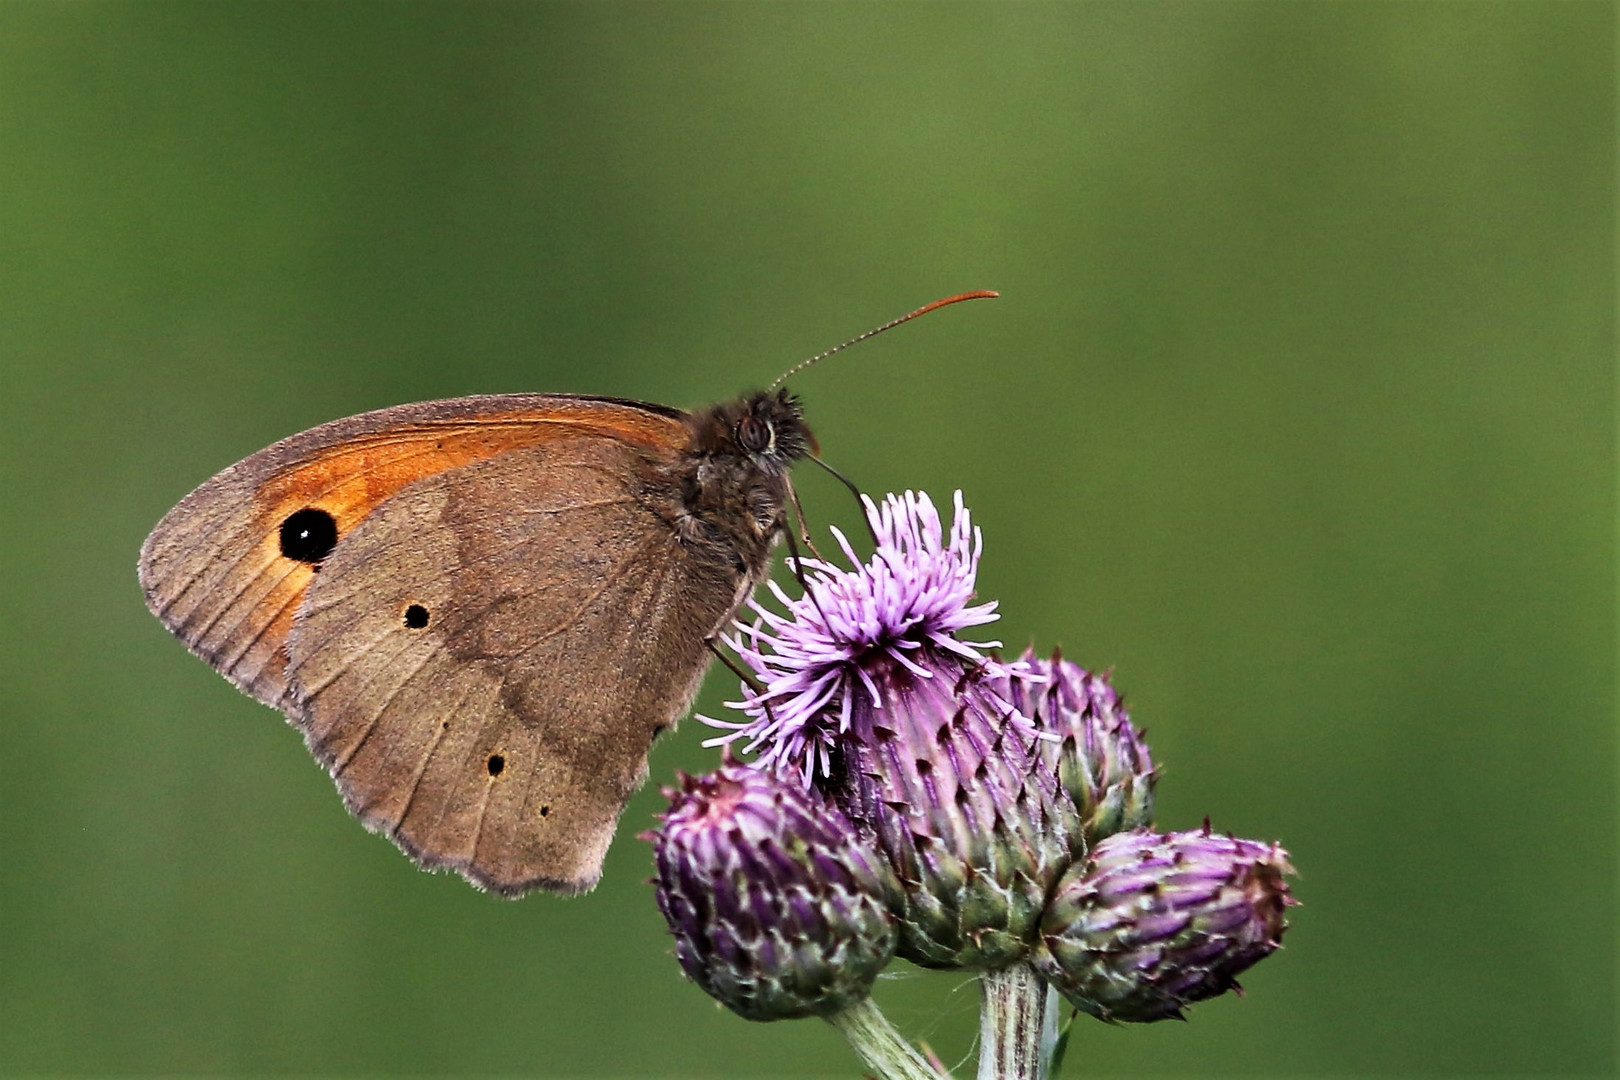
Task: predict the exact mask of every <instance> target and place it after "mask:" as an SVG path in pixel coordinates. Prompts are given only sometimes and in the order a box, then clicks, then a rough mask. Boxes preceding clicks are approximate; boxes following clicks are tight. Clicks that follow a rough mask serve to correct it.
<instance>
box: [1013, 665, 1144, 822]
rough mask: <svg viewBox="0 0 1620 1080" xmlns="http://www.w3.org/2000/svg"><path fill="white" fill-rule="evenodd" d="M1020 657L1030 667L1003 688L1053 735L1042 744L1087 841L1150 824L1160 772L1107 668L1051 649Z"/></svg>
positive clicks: (1014, 701) (1022, 710)
mask: <svg viewBox="0 0 1620 1080" xmlns="http://www.w3.org/2000/svg"><path fill="white" fill-rule="evenodd" d="M1023 660H1024V663H1023V669H1024V671H1025V672H1027V673H1028V674H1027V675H1025V676H1022V677H1021V676H1020V675H1018V674H1015V675H1014V677H1013V678H1012V679H1011V680H1010V681H1009V683H1008V687H1007V693H1008V696H1009V697H1010V699H1011V701H1012V703H1013V705H1014V706H1015V707H1016V708H1017V709H1018V711H1019V712H1021V713H1023V714H1024V715H1025V716H1028V717H1030V718H1031V719H1033V720H1034V722H1035V726H1036V727H1037V728H1038V729H1039V730H1041V731H1042V732H1045V733H1048V734H1049V735H1052V736H1056V737H1057V739H1056V740H1055V741H1054V740H1052V739H1042V740H1041V741H1040V743H1039V749H1040V752H1041V754H1042V756H1043V758H1044V759H1045V760H1046V761H1047V762H1048V763H1049V764H1050V765H1051V766H1052V767H1053V768H1054V769H1056V771H1057V774H1058V777H1059V779H1060V780H1061V781H1062V784H1063V787H1064V790H1066V791H1067V792H1068V794H1069V798H1070V799H1072V800H1073V802H1074V805H1075V807H1076V809H1077V810H1078V811H1079V814H1080V819H1081V821H1082V822H1084V827H1085V836H1086V843H1087V845H1095V844H1096V843H1097V842H1098V841H1099V840H1101V839H1103V838H1104V837H1106V836H1112V835H1114V834H1115V833H1117V832H1124V831H1126V830H1127V829H1137V828H1141V827H1143V826H1146V825H1151V824H1152V823H1153V786H1154V784H1155V783H1157V781H1158V773H1157V772H1156V771H1155V770H1154V768H1153V758H1152V756H1151V755H1150V754H1149V753H1148V745H1147V743H1146V742H1145V741H1144V740H1143V739H1142V736H1141V734H1140V733H1139V732H1138V731H1137V730H1136V728H1134V727H1132V726H1131V718H1130V714H1128V713H1127V712H1126V711H1125V707H1124V704H1123V703H1122V702H1121V700H1120V696H1119V694H1118V692H1116V691H1115V690H1114V688H1113V687H1112V686H1111V685H1109V682H1108V678H1107V676H1105V675H1093V674H1090V673H1089V672H1087V671H1086V670H1085V669H1084V668H1082V667H1081V666H1080V665H1078V664H1073V663H1070V662H1069V661H1067V660H1064V659H1062V658H1061V657H1060V656H1059V655H1058V654H1057V653H1056V652H1054V653H1053V654H1052V659H1050V660H1041V659H1039V658H1037V657H1036V656H1035V654H1034V651H1033V650H1031V651H1029V652H1026V653H1025V654H1024V658H1023ZM1029 676H1034V677H1033V678H1032V677H1029Z"/></svg>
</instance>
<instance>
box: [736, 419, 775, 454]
mask: <svg viewBox="0 0 1620 1080" xmlns="http://www.w3.org/2000/svg"><path fill="white" fill-rule="evenodd" d="M737 442H738V444H739V445H740V446H742V448H743V449H744V450H746V451H748V452H749V453H750V454H763V453H764V452H765V451H767V450H769V449H770V448H771V446H772V445H773V444H774V443H775V442H776V432H774V431H772V430H771V422H770V421H769V420H761V419H760V418H759V417H757V416H745V417H743V418H742V419H741V420H740V421H738V423H737Z"/></svg>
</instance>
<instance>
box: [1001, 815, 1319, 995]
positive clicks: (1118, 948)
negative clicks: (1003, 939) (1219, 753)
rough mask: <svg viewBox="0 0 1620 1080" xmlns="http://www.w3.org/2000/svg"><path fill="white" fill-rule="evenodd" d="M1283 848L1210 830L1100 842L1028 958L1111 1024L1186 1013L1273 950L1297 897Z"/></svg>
mask: <svg viewBox="0 0 1620 1080" xmlns="http://www.w3.org/2000/svg"><path fill="white" fill-rule="evenodd" d="M1290 873H1293V867H1291V866H1290V865H1289V864H1288V853H1287V852H1286V851H1284V850H1283V849H1282V848H1281V847H1279V846H1278V845H1276V844H1264V843H1260V842H1258V841H1254V840H1240V839H1237V838H1236V837H1230V836H1218V835H1215V834H1213V833H1211V832H1210V831H1209V827H1208V825H1207V824H1206V825H1205V827H1204V828H1203V829H1202V830H1196V831H1193V832H1182V833H1170V834H1168V835H1161V834H1158V833H1154V832H1151V831H1149V830H1147V829H1140V830H1136V831H1133V832H1125V833H1119V834H1117V835H1114V836H1111V837H1109V838H1108V839H1106V840H1103V841H1102V842H1101V843H1099V844H1098V845H1097V847H1096V849H1095V850H1094V851H1093V852H1092V854H1091V856H1090V858H1088V859H1086V860H1085V861H1084V862H1083V863H1076V864H1075V865H1074V867H1072V868H1071V869H1070V871H1069V873H1067V874H1065V875H1064V877H1063V880H1062V881H1061V882H1060V883H1059V885H1058V889H1057V892H1056V893H1055V894H1054V895H1053V897H1052V901H1051V903H1050V905H1049V906H1048V908H1047V910H1046V915H1045V917H1044V918H1043V919H1042V921H1041V941H1040V946H1039V947H1038V948H1037V949H1036V951H1035V954H1034V956H1033V957H1032V958H1031V959H1032V962H1033V963H1034V965H1035V968H1036V970H1037V971H1039V972H1040V973H1041V975H1042V976H1043V977H1044V978H1045V979H1046V980H1047V981H1048V982H1049V983H1051V984H1052V985H1053V986H1054V987H1056V988H1057V989H1058V990H1059V991H1060V992H1062V994H1063V995H1064V996H1065V997H1066V998H1068V999H1069V1001H1070V1002H1072V1003H1073V1004H1074V1005H1075V1006H1076V1007H1077V1008H1079V1009H1081V1010H1082V1011H1084V1012H1087V1013H1090V1014H1091V1015H1092V1016H1095V1017H1098V1018H1099V1019H1102V1020H1110V1021H1116V1020H1118V1021H1137V1022H1147V1021H1154V1020H1169V1019H1181V1018H1182V1009H1183V1008H1184V1007H1185V1006H1187V1005H1190V1004H1191V1003H1193V1002H1195V1001H1202V1000H1203V999H1205V998H1210V997H1214V996H1216V995H1218V994H1222V993H1225V992H1226V991H1227V990H1231V989H1236V988H1238V986H1237V976H1238V975H1239V974H1241V973H1242V972H1243V971H1245V970H1247V969H1248V968H1249V967H1250V966H1252V965H1253V964H1255V963H1257V962H1259V961H1260V960H1262V959H1264V958H1265V957H1267V956H1269V955H1271V953H1272V952H1274V951H1275V950H1276V949H1277V948H1278V946H1279V945H1280V944H1281V940H1282V934H1283V931H1284V930H1285V929H1287V927H1288V923H1287V922H1286V921H1285V920H1284V918H1283V915H1284V912H1285V911H1286V910H1287V908H1289V907H1290V906H1292V905H1293V904H1295V903H1296V901H1295V900H1294V899H1293V898H1292V897H1291V896H1290V895H1289V894H1288V885H1287V883H1286V882H1285V881H1284V875H1286V874H1290Z"/></svg>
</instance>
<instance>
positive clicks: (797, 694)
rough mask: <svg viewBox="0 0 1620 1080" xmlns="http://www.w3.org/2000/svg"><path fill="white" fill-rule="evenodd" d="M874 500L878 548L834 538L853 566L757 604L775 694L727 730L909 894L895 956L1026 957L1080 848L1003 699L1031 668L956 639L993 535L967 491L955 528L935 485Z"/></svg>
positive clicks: (743, 652) (762, 657)
mask: <svg viewBox="0 0 1620 1080" xmlns="http://www.w3.org/2000/svg"><path fill="white" fill-rule="evenodd" d="M867 509H868V515H869V517H870V519H871V522H872V526H873V531H874V532H875V533H876V535H877V550H876V552H875V553H874V554H873V556H872V558H871V559H869V560H867V561H866V562H865V563H861V562H860V561H859V560H858V559H857V558H856V557H855V555H854V553H853V551H852V550H851V549H850V546H849V544H848V543H847V542H846V541H845V540H844V538H843V537H842V536H839V538H838V539H839V543H840V544H841V545H842V547H843V549H844V553H845V555H846V556H848V557H849V560H850V562H851V563H852V564H854V569H852V570H843V569H840V568H838V567H836V566H833V565H830V564H828V563H825V562H820V561H817V562H806V563H805V564H804V569H805V570H806V571H807V572H808V576H807V579H806V583H807V585H808V590H809V591H808V593H807V594H806V595H805V596H804V597H801V598H798V599H791V598H789V597H788V596H787V595H786V594H785V592H783V591H781V590H777V599H778V600H779V601H780V603H781V604H782V606H783V607H784V608H785V609H786V613H785V614H781V615H778V614H775V613H772V612H771V611H769V610H766V609H764V608H760V607H756V608H755V614H756V621H755V622H754V623H753V624H752V625H751V626H748V627H746V628H743V629H742V631H741V633H740V634H739V636H738V638H737V640H735V641H733V642H732V645H733V647H734V648H736V649H737V652H738V655H740V656H741V657H742V659H743V662H744V663H746V664H747V665H748V666H749V667H751V668H752V669H753V670H754V672H755V673H756V675H757V676H758V678H759V680H760V681H761V683H762V684H763V685H764V690H763V691H762V692H760V693H758V694H755V695H752V696H750V697H748V698H747V699H746V700H745V701H743V702H742V703H740V705H739V706H738V707H740V708H742V709H743V710H744V711H745V712H746V713H747V715H748V717H749V719H748V720H747V721H746V722H743V723H739V724H734V725H729V726H731V727H732V728H733V729H734V730H733V732H732V734H731V735H730V736H726V737H724V738H746V739H747V747H748V748H749V749H751V750H755V751H757V752H758V754H759V760H760V762H761V763H762V764H764V765H766V766H769V767H772V768H775V769H779V770H782V771H783V772H784V773H785V774H788V775H793V776H796V777H799V778H802V780H803V781H804V782H806V783H809V784H813V785H814V786H816V787H817V788H818V789H819V790H820V791H822V792H823V793H824V794H825V795H826V796H827V797H828V798H829V799H830V800H831V801H832V802H833V803H834V804H835V805H837V806H838V807H839V808H840V809H842V810H843V811H844V812H845V813H846V814H847V815H848V816H849V819H850V820H851V822H852V823H853V824H854V826H855V828H856V830H857V831H858V832H859V833H860V834H861V835H862V836H864V837H867V838H869V839H870V840H871V841H872V843H873V844H874V846H875V847H876V848H877V850H878V851H879V852H880V853H881V854H882V855H883V857H884V858H885V859H886V860H887V862H888V863H889V865H890V866H891V867H892V868H893V869H894V872H895V875H896V876H897V878H898V879H899V882H900V886H901V890H902V895H903V903H902V906H901V918H900V931H901V932H900V943H899V946H898V952H899V955H901V956H903V957H905V958H906V959H908V960H911V961H913V962H915V963H918V964H923V965H927V966H931V967H971V968H993V967H999V966H1004V965H1006V964H1010V963H1014V962H1017V961H1018V960H1020V959H1022V958H1023V957H1024V956H1025V955H1026V954H1027V953H1028V950H1029V948H1030V947H1031V945H1032V944H1033V941H1034V937H1035V930H1036V927H1037V925H1038V923H1039V920H1040V912H1041V908H1042V905H1043V904H1044V902H1045V899H1046V895H1047V892H1048V890H1049V889H1050V888H1051V887H1052V885H1053V884H1055V883H1056V881H1057V878H1058V875H1060V874H1061V873H1062V872H1063V871H1064V869H1065V868H1066V867H1067V866H1068V865H1069V863H1070V862H1071V861H1072V860H1073V859H1074V858H1075V857H1076V855H1078V854H1079V853H1080V852H1082V851H1083V850H1084V842H1083V840H1082V833H1081V828H1080V821H1079V816H1078V814H1077V812H1076V811H1075V810H1074V808H1073V806H1072V805H1071V804H1070V802H1069V800H1068V799H1067V797H1066V796H1064V795H1063V793H1062V790H1061V788H1060V787H1059V785H1058V779H1057V771H1056V765H1055V762H1053V761H1049V760H1046V759H1045V758H1043V757H1042V756H1041V754H1040V753H1038V752H1037V748H1036V743H1037V742H1038V741H1039V737H1038V736H1037V734H1036V731H1035V728H1034V726H1033V725H1032V724H1031V722H1030V720H1029V719H1028V718H1027V717H1025V716H1022V715H1020V714H1019V712H1018V710H1017V709H1016V708H1015V707H1014V706H1013V704H1012V703H1011V701H1010V700H1009V698H1008V695H1007V682H1008V679H1009V678H1010V677H1012V676H1013V675H1014V674H1015V673H1016V671H1017V670H1018V669H1019V666H1018V665H1015V664H1014V665H1008V664H1002V663H1000V662H999V661H997V660H995V659H993V658H991V657H987V656H986V655H985V654H984V652H983V651H982V650H983V649H985V648H988V647H990V646H991V645H993V644H995V643H993V642H985V643H966V642H962V641H960V640H958V639H957V637H956V635H957V634H958V633H960V632H961V631H963V630H965V629H968V628H970V627H973V626H979V625H982V624H984V623H987V622H990V621H992V620H993V619H994V618H995V614H994V606H995V605H993V604H978V605H974V604H973V603H972V598H973V582H974V574H975V572H976V570H977V566H978V559H979V552H980V548H981V541H980V537H979V534H978V532H977V531H976V530H974V529H973V528H972V526H971V525H970V523H969V518H968V512H967V509H966V508H965V507H964V506H963V505H962V499H961V496H960V495H958V496H957V499H956V514H955V518H954V520H953V522H952V525H951V528H950V531H949V533H947V532H946V531H945V529H944V528H943V526H942V525H941V523H940V520H939V515H938V514H937V513H936V512H935V510H934V505H933V503H932V502H931V501H929V499H928V497H927V496H926V495H916V494H910V493H908V494H907V495H905V496H904V497H900V496H894V495H891V496H889V497H888V498H887V499H886V500H885V501H884V503H883V505H882V507H881V508H880V507H878V506H875V505H873V504H872V503H870V502H868V503H867ZM710 722H711V723H717V722H715V721H710ZM724 738H723V739H721V740H715V741H724Z"/></svg>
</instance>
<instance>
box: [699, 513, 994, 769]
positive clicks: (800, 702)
mask: <svg viewBox="0 0 1620 1080" xmlns="http://www.w3.org/2000/svg"><path fill="white" fill-rule="evenodd" d="M862 501H863V503H864V504H865V507H866V515H867V520H868V521H870V522H871V525H872V530H873V532H874V533H875V535H876V538H877V547H876V550H875V551H874V552H873V553H872V557H871V558H870V559H868V560H866V562H864V563H862V562H861V560H860V559H859V558H858V557H857V556H856V554H855V551H854V549H853V548H852V547H851V546H850V544H849V541H848V540H847V539H846V538H845V537H844V535H843V533H841V532H839V531H838V530H837V529H834V530H833V535H834V536H835V537H836V538H837V540H838V544H839V547H841V548H842V549H843V552H844V555H845V557H846V558H847V559H848V560H849V561H850V564H851V565H852V566H853V567H854V569H852V570H845V569H842V568H841V567H839V566H836V565H834V564H833V563H830V562H824V561H822V560H819V559H803V560H801V561H800V563H799V569H800V570H801V571H802V573H803V574H804V580H805V582H806V584H807V585H808V587H809V591H808V592H807V593H806V594H805V595H804V596H801V597H798V598H797V599H794V598H791V597H789V596H788V595H787V593H786V592H785V591H784V590H783V589H782V588H781V587H780V586H778V585H777V584H776V583H775V582H772V583H771V585H770V587H771V591H772V592H773V593H774V594H775V597H776V599H777V601H778V602H779V603H780V604H781V605H782V607H783V608H784V609H785V613H783V614H778V613H776V612H774V611H771V610H770V609H768V608H766V607H764V606H763V605H761V604H758V603H755V602H753V601H750V603H749V607H750V609H751V610H752V611H753V613H754V616H755V619H754V621H753V622H752V623H751V624H742V623H738V624H737V626H736V633H735V635H734V636H731V637H727V638H726V643H727V644H728V645H730V646H731V647H732V648H733V649H734V650H735V651H736V652H737V654H738V656H740V657H741V658H742V660H743V662H744V663H746V664H747V665H748V666H749V667H751V668H752V669H753V670H754V672H755V673H756V675H757V676H758V678H759V680H760V682H761V683H762V684H763V685H764V687H765V689H764V692H763V693H760V694H750V695H748V696H746V697H745V699H744V700H743V701H741V702H738V703H735V704H733V706H732V707H734V708H740V709H741V710H742V711H743V712H744V713H746V714H747V715H748V717H749V719H748V720H747V721H745V722H742V723H731V722H727V721H720V720H706V722H707V723H709V724H710V725H712V726H716V727H726V728H730V729H731V732H730V734H728V735H723V736H720V737H719V738H716V739H711V740H709V743H708V744H707V745H717V744H719V743H729V742H732V741H733V740H737V739H741V740H743V741H744V747H743V749H744V750H745V751H746V752H750V753H753V752H757V753H758V755H759V757H758V760H759V762H760V764H762V765H764V766H766V767H769V768H775V769H781V768H789V769H796V770H798V771H799V772H800V773H801V774H802V775H803V776H804V778H805V779H806V780H807V781H808V780H809V779H810V778H811V777H812V776H815V775H821V776H826V775H828V773H829V772H830V769H831V753H832V749H833V746H834V744H835V743H836V741H837V739H838V736H839V735H840V734H841V733H843V732H846V731H848V730H849V723H850V712H851V709H852V707H853V705H854V703H855V701H856V699H857V697H858V695H859V694H860V693H862V692H864V693H865V694H866V695H867V696H868V698H869V700H871V701H872V702H873V703H874V705H876V706H881V701H880V694H879V691H878V687H877V683H876V680H875V679H874V678H873V669H874V666H881V665H886V664H890V663H892V664H893V665H895V666H896V667H898V668H900V669H902V670H906V671H909V672H911V673H912V674H913V675H914V676H916V677H917V678H922V679H927V678H932V677H934V671H933V670H932V667H931V665H930V664H929V661H928V654H938V655H943V656H950V657H955V658H957V659H959V660H961V661H963V662H964V663H965V664H967V665H969V666H975V667H981V668H985V669H988V670H996V671H1000V670H1004V669H1003V667H1002V665H1000V664H998V663H996V662H995V661H993V660H991V659H989V658H987V657H986V656H985V655H984V653H983V652H982V651H981V650H983V649H987V648H994V647H995V646H997V645H999V644H1000V642H995V641H988V642H964V641H961V640H959V639H958V638H957V636H956V635H957V634H959V633H960V632H962V631H963V630H967V629H969V628H971V627H974V626H981V625H983V624H985V623H989V622H994V621H995V619H996V618H997V616H996V614H995V609H996V605H995V604H994V603H985V604H973V603H972V599H973V587H974V578H975V575H976V574H977V572H978V566H979V553H980V551H981V549H982V548H983V540H982V537H981V536H980V534H979V531H978V530H977V529H975V528H973V526H972V523H971V520H970V518H969V515H968V511H967V508H966V507H964V506H963V504H962V495H961V493H960V492H958V493H957V495H956V515H955V518H954V520H953V521H952V523H951V528H950V532H949V533H948V534H947V533H946V531H945V529H944V527H943V525H942V524H941V522H940V519H939V513H938V512H937V511H936V510H935V509H934V504H933V501H932V500H931V499H929V498H928V496H927V495H925V494H922V493H913V492H909V491H908V492H906V494H905V495H903V496H901V495H889V496H888V497H887V498H885V499H884V501H883V504H882V505H881V506H878V505H876V504H874V503H873V502H872V500H871V499H868V498H866V497H865V496H862ZM767 706H768V707H767Z"/></svg>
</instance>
